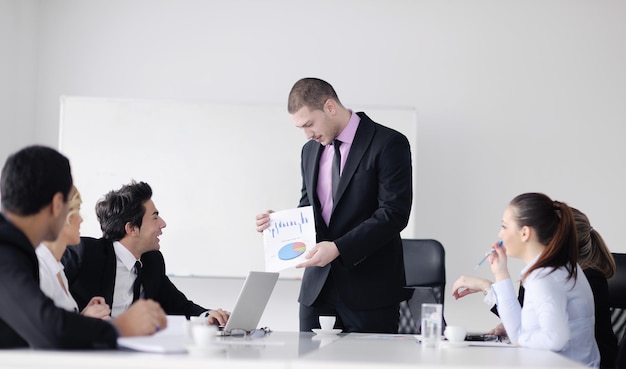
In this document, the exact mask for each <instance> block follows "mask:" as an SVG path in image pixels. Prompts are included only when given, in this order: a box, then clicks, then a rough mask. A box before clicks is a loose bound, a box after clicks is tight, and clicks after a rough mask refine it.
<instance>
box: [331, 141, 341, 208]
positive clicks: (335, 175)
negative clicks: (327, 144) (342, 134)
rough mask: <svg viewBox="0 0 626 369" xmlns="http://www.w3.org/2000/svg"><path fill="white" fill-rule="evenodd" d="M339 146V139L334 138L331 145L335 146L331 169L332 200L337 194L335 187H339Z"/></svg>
mask: <svg viewBox="0 0 626 369" xmlns="http://www.w3.org/2000/svg"><path fill="white" fill-rule="evenodd" d="M339 146H341V141H339V140H338V139H335V140H334V141H333V147H334V148H335V156H333V169H332V177H331V178H332V179H331V181H332V182H331V183H332V189H333V200H334V199H335V197H336V196H337V188H338V187H339V179H340V178H341V151H339Z"/></svg>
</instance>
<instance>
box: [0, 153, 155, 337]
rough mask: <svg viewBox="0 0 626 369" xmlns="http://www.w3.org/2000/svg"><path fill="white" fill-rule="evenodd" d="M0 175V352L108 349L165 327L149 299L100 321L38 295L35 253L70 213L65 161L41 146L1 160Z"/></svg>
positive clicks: (69, 178) (51, 238) (69, 179)
mask: <svg viewBox="0 0 626 369" xmlns="http://www.w3.org/2000/svg"><path fill="white" fill-rule="evenodd" d="M0 178H1V179H0V197H2V214H0V348H9V347H32V348H44V349H59V348H60V349H96V348H101V349H102V348H109V349H110V348H115V347H117V338H118V336H143V335H148V334H152V333H154V332H156V331H157V330H158V329H160V328H165V327H166V325H167V320H166V317H165V313H164V312H163V310H162V309H161V308H160V307H159V304H157V303H156V302H154V301H150V300H143V301H139V302H137V303H136V304H133V306H132V307H130V309H128V311H126V312H124V313H123V314H120V315H119V316H117V317H116V318H114V319H112V320H111V321H105V320H101V319H95V318H89V317H86V316H83V315H81V314H78V313H75V312H72V311H67V310H65V309H62V308H59V307H57V306H56V305H55V303H54V301H52V300H51V299H50V298H48V297H47V296H46V295H45V294H44V293H43V292H42V291H41V288H40V287H39V266H38V262H37V256H36V255H35V249H36V248H37V247H42V246H39V244H41V242H42V241H54V240H55V239H56V238H57V237H58V235H59V232H61V229H62V228H63V224H64V223H65V220H66V218H67V214H68V212H69V208H70V207H69V194H70V190H71V188H72V175H71V169H70V163H69V161H68V159H67V158H66V157H65V156H63V155H61V154H60V153H59V152H57V151H56V150H54V149H51V148H48V147H44V146H30V147H27V148H24V149H22V150H20V151H18V152H17V153H15V154H13V155H11V156H10V157H9V158H8V159H7V161H6V164H5V165H4V168H3V169H2V175H0Z"/></svg>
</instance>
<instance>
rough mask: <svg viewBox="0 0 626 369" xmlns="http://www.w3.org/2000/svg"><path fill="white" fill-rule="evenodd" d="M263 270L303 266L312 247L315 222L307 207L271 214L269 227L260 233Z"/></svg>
mask: <svg viewBox="0 0 626 369" xmlns="http://www.w3.org/2000/svg"><path fill="white" fill-rule="evenodd" d="M263 244H264V247H265V270H266V271H268V272H278V271H281V270H284V269H287V268H291V267H294V266H296V265H297V264H300V263H302V262H303V261H304V260H305V259H304V257H305V255H306V252H307V251H308V250H310V249H311V248H312V247H313V246H315V220H314V218H313V208H312V207H310V206H306V207H302V208H295V209H287V210H281V211H277V212H274V213H271V214H270V226H269V227H268V228H267V229H266V230H264V231H263Z"/></svg>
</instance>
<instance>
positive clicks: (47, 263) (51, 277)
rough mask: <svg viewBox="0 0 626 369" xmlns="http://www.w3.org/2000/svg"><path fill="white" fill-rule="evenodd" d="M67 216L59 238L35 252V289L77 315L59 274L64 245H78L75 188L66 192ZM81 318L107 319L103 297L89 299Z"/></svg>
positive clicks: (78, 205)
mask: <svg viewBox="0 0 626 369" xmlns="http://www.w3.org/2000/svg"><path fill="white" fill-rule="evenodd" d="M69 197H70V203H69V208H70V210H69V213H68V214H67V218H66V221H65V225H64V226H63V229H62V230H61V233H59V237H58V238H57V239H56V240H55V241H53V242H47V241H45V242H43V243H42V244H41V245H39V247H37V249H36V250H35V253H36V254H37V259H38V260H39V286H40V287H41V290H42V291H43V293H44V294H45V295H46V296H48V297H49V298H51V299H52V300H53V301H54V304H55V305H56V306H58V307H60V308H62V309H65V310H68V311H75V312H78V305H77V304H76V301H75V300H74V298H73V297H72V295H71V294H70V292H69V289H68V282H67V278H66V277H65V273H64V272H63V264H61V262H60V260H61V256H62V255H63V253H64V252H65V249H66V248H67V245H74V244H77V243H79V242H80V224H81V223H82V222H83V218H82V217H81V216H80V204H81V203H82V200H81V198H80V193H79V192H78V190H77V189H76V187H72V190H71V192H70V195H69ZM81 314H83V315H85V316H89V317H92V318H99V319H110V318H111V309H110V308H109V305H107V304H106V302H105V301H104V298H103V297H93V298H92V299H91V301H89V304H88V305H87V306H86V307H85V309H84V310H83V311H82V312H81Z"/></svg>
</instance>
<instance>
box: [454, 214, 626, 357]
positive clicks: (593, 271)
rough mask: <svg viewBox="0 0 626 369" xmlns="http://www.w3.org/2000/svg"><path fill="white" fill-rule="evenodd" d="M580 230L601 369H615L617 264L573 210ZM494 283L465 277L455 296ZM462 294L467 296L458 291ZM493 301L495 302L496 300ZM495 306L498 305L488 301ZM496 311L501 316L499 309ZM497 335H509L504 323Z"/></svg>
mask: <svg viewBox="0 0 626 369" xmlns="http://www.w3.org/2000/svg"><path fill="white" fill-rule="evenodd" d="M571 209H572V212H573V214H574V224H575V226H576V239H577V242H578V265H580V267H581V268H582V270H583V273H585V277H587V281H588V282H589V285H590V286H591V291H592V292H593V300H594V304H595V309H594V310H595V338H596V342H597V344H598V349H599V350H600V368H603V369H610V368H614V367H615V360H616V356H617V337H616V336H615V333H614V332H613V328H612V325H611V311H610V307H609V300H608V298H609V296H608V293H609V291H608V284H607V279H608V278H611V277H612V276H613V274H614V273H615V260H613V255H612V254H611V251H610V250H609V248H608V247H607V245H606V243H605V242H604V239H603V238H602V236H601V235H600V233H598V231H597V230H596V229H594V228H593V227H592V226H591V223H590V221H589V218H588V217H587V216H586V215H585V214H584V213H583V212H581V211H580V210H578V209H576V208H571ZM491 283H492V282H491V281H489V280H487V279H484V278H479V277H471V276H462V277H460V278H459V279H457V280H456V282H454V287H453V291H455V292H454V296H455V297H456V298H457V299H458V298H460V297H462V296H465V295H467V294H469V293H473V292H478V291H486V290H489V289H490V288H491ZM459 290H460V291H462V293H463V295H461V294H460V293H458V292H457V291H459ZM492 300H493V299H492ZM518 300H519V301H520V304H521V305H523V304H524V287H523V286H520V289H519V293H518ZM487 302H488V305H489V306H493V304H494V303H495V302H494V301H487ZM492 311H493V312H494V313H496V314H497V309H496V308H495V306H494V307H493V309H492ZM488 334H494V335H506V330H505V329H504V327H503V325H502V323H500V324H498V326H497V327H495V328H494V329H492V330H491V331H489V332H488Z"/></svg>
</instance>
